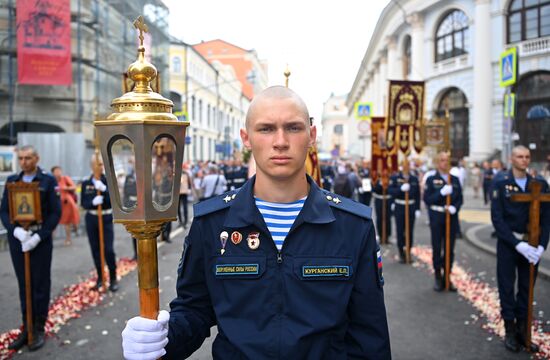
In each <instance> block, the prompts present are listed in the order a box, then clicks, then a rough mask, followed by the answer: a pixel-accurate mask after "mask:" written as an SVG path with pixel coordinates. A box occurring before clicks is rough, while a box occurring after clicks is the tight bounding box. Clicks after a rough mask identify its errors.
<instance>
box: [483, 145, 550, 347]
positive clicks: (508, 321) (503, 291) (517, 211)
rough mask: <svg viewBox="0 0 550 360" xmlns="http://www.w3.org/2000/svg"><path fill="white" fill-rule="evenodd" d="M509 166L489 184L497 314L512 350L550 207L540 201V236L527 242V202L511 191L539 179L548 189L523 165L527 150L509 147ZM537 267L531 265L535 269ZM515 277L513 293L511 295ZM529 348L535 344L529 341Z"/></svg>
mask: <svg viewBox="0 0 550 360" xmlns="http://www.w3.org/2000/svg"><path fill="white" fill-rule="evenodd" d="M511 161H512V169H511V170H510V171H508V172H507V173H504V174H502V175H501V176H499V177H498V178H497V179H496V180H495V182H493V186H492V201H491V220H492V222H493V226H494V227H495V229H496V232H497V239H498V241H497V278H498V292H499V298H500V307H501V315H502V318H503V319H504V326H505V330H506V336H505V339H504V345H505V347H506V348H507V349H508V350H510V351H513V352H517V351H519V349H520V345H522V346H525V334H526V331H527V326H528V325H527V320H526V319H527V303H528V294H529V263H532V264H535V265H537V264H538V262H539V260H540V257H541V256H542V253H543V252H544V250H545V249H546V247H547V246H548V238H549V237H550V209H549V205H548V203H541V216H540V238H539V246H538V247H537V248H535V247H533V246H530V245H529V244H528V243H527V233H528V225H529V203H527V202H513V201H512V198H511V196H512V195H513V194H522V193H525V192H528V186H529V184H530V183H531V182H533V181H540V182H541V184H542V192H546V193H547V192H548V191H549V190H548V184H547V183H546V181H544V179H542V178H541V179H535V178H533V177H531V176H530V175H529V173H528V172H527V168H528V166H529V163H530V161H531V157H530V152H529V149H527V148H526V147H524V146H516V147H514V149H513V150H512V157H511ZM537 269H538V266H536V267H535V271H537ZM516 272H517V277H518V282H517V294H514V291H515V290H514V289H515V284H516ZM531 347H532V349H531V351H532V352H537V351H538V347H537V346H536V345H535V344H531Z"/></svg>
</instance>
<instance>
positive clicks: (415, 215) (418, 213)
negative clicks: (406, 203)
mask: <svg viewBox="0 0 550 360" xmlns="http://www.w3.org/2000/svg"><path fill="white" fill-rule="evenodd" d="M421 214H422V213H421V212H420V210H415V212H414V217H415V218H417V219H418V218H419V217H420V215H421Z"/></svg>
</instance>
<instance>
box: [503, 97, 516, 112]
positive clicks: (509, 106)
mask: <svg viewBox="0 0 550 360" xmlns="http://www.w3.org/2000/svg"><path fill="white" fill-rule="evenodd" d="M514 116H516V94H514V93H510V94H505V95H504V117H514Z"/></svg>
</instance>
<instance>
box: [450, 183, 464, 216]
mask: <svg viewBox="0 0 550 360" xmlns="http://www.w3.org/2000/svg"><path fill="white" fill-rule="evenodd" d="M455 180H456V182H455V184H456V189H453V193H452V194H451V204H452V205H453V206H454V207H455V208H456V211H457V213H458V212H459V211H460V208H461V207H462V203H463V197H462V186H460V180H458V178H456V179H455ZM457 189H458V190H457Z"/></svg>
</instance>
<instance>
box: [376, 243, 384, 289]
mask: <svg viewBox="0 0 550 360" xmlns="http://www.w3.org/2000/svg"><path fill="white" fill-rule="evenodd" d="M376 262H377V268H378V281H379V284H380V286H384V276H382V252H381V251H380V248H378V250H377V251H376Z"/></svg>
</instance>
